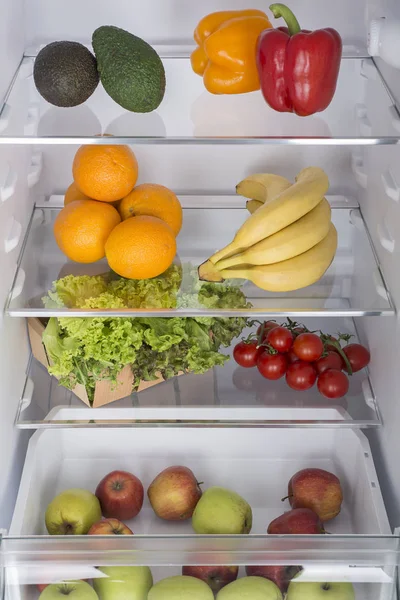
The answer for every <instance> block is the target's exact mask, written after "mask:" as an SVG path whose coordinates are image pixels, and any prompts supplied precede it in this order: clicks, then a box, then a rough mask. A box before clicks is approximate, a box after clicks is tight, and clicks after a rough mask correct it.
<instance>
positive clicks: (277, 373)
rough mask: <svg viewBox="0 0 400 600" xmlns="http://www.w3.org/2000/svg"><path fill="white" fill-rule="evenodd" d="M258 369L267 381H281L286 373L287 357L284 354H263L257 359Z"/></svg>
mask: <svg viewBox="0 0 400 600" xmlns="http://www.w3.org/2000/svg"><path fill="white" fill-rule="evenodd" d="M257 369H258V370H259V371H260V373H261V375H262V376H263V377H265V378H266V379H271V380H275V379H280V378H281V377H283V376H284V374H285V373H286V369H287V360H286V356H285V355H284V354H269V352H262V353H261V354H260V355H259V357H258V359H257Z"/></svg>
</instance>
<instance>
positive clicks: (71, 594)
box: [39, 581, 99, 600]
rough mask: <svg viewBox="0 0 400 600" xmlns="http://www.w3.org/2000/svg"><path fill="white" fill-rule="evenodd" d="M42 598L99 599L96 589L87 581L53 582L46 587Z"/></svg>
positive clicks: (49, 599) (64, 599) (58, 599)
mask: <svg viewBox="0 0 400 600" xmlns="http://www.w3.org/2000/svg"><path fill="white" fill-rule="evenodd" d="M39 598H40V600H67V599H68V600H99V599H98V596H97V594H96V592H95V591H94V589H93V588H92V587H91V586H90V585H89V584H88V583H86V581H66V582H64V583H52V584H50V585H48V586H47V587H45V588H44V590H43V592H42V593H41V594H40V596H39Z"/></svg>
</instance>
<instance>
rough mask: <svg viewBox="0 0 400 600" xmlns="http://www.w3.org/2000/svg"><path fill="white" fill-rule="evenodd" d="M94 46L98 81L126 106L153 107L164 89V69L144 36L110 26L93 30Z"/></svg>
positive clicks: (139, 110) (147, 109) (136, 108)
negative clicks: (142, 37) (140, 36)
mask: <svg viewBox="0 0 400 600" xmlns="http://www.w3.org/2000/svg"><path fill="white" fill-rule="evenodd" d="M92 43H93V49H94V53H95V55H96V58H97V68H98V70H99V73H100V79H101V83H102V84H103V86H104V89H105V90H106V92H107V94H109V96H111V98H112V99H113V100H114V101H115V102H117V104H119V105H120V106H122V107H123V108H125V109H126V110H130V111H132V112H137V113H146V112H151V111H153V110H155V109H156V108H157V107H158V106H159V105H160V104H161V102H162V99H163V98H164V93H165V71H164V66H163V64H162V62H161V59H160V57H159V56H158V54H157V52H156V51H155V50H154V49H153V48H152V47H151V46H150V45H149V44H148V43H147V42H145V41H144V40H142V39H141V38H139V37H136V36H135V35H133V34H132V33H129V32H128V31H125V30H124V29H119V28H118V27H113V26H111V25H110V26H109V25H106V26H103V27H99V28H98V29H96V31H95V32H94V33H93V39H92Z"/></svg>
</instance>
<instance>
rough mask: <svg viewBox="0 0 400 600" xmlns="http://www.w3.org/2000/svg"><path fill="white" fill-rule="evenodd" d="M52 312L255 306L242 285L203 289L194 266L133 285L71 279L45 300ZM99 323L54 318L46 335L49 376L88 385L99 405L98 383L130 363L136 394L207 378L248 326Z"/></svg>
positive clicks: (166, 320) (196, 320) (110, 279)
mask: <svg viewBox="0 0 400 600" xmlns="http://www.w3.org/2000/svg"><path fill="white" fill-rule="evenodd" d="M44 304H45V305H46V306H59V307H69V308H83V309H84V308H87V309H104V308H110V309H119V308H121V309H124V308H164V309H165V308H166V309H168V308H170V309H171V308H178V309H179V308H183V307H188V306H189V307H192V306H193V307H196V308H199V307H205V308H208V309H218V308H223V307H224V308H246V307H248V306H249V304H248V303H247V301H246V298H245V296H244V294H243V292H242V291H241V290H240V288H238V287H237V286H235V285H225V284H223V285H220V284H210V283H206V284H203V283H201V282H199V280H198V279H197V274H196V272H195V270H194V269H192V268H191V267H190V266H183V267H182V266H178V265H172V267H170V269H168V271H166V272H165V273H164V274H163V275H162V276H160V277H156V278H154V279H148V280H140V281H138V280H127V279H122V278H116V277H115V276H114V274H106V275H98V276H95V277H91V276H87V275H84V276H73V275H68V276H67V277H63V278H62V279H59V280H58V281H55V282H54V284H53V289H52V290H51V291H50V292H49V293H48V295H47V297H46V298H45V299H44ZM174 314H175V315H176V316H172V317H147V316H146V317H107V316H102V317H97V316H96V315H95V316H93V317H90V318H86V317H84V318H80V317H78V318H74V317H58V318H51V319H50V320H49V322H48V324H47V327H46V329H45V332H44V334H43V343H44V345H45V348H46V351H47V354H48V356H49V359H50V362H51V367H50V368H49V372H50V373H51V374H53V375H55V376H57V377H58V378H59V381H60V384H61V385H64V386H65V387H67V388H69V389H73V388H74V387H75V386H76V385H77V384H78V383H81V384H82V385H84V386H85V387H86V391H87V393H88V396H89V399H90V400H93V397H94V391H95V386H96V382H97V381H100V380H104V379H107V380H109V381H111V382H113V383H114V384H116V382H117V376H118V373H119V372H120V371H121V370H122V369H123V368H124V367H125V366H127V365H130V366H131V368H132V371H133V374H134V384H133V389H137V388H138V386H139V384H140V382H141V381H142V380H145V381H151V380H154V379H156V378H158V377H159V376H160V375H161V376H162V377H163V378H164V379H169V378H170V377H173V376H175V375H177V374H178V373H180V372H193V373H204V372H205V371H208V370H209V369H211V368H213V367H214V366H217V365H223V364H224V363H225V361H226V360H229V357H227V356H226V355H224V354H222V353H221V352H220V348H221V347H223V346H224V347H227V346H229V345H230V344H231V342H232V340H233V339H234V338H235V337H238V336H239V335H240V333H241V331H242V330H243V328H244V327H246V326H247V319H245V318H240V317H239V318H221V317H218V318H215V317H208V316H204V317H193V318H192V317H179V312H177V313H174Z"/></svg>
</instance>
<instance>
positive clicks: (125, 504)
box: [96, 471, 144, 521]
mask: <svg viewBox="0 0 400 600" xmlns="http://www.w3.org/2000/svg"><path fill="white" fill-rule="evenodd" d="M96 496H97V498H98V499H99V501H100V505H101V510H102V513H103V516H104V517H112V518H115V519H120V520H122V521H127V520H129V519H133V518H134V517H136V515H138V514H139V512H140V510H141V508H142V506H143V496H144V490H143V485H142V482H141V481H140V479H138V477H136V475H133V474H132V473H128V472H127V471H112V472H111V473H108V475H106V476H105V477H103V479H102V480H101V481H100V483H99V484H98V486H97V488H96Z"/></svg>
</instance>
